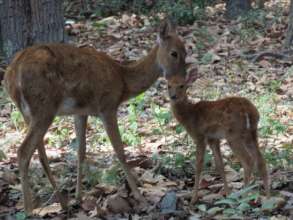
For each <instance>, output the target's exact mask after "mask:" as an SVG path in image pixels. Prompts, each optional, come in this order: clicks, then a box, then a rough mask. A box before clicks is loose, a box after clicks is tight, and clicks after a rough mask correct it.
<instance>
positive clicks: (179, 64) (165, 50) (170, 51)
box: [157, 19, 187, 79]
mask: <svg viewBox="0 0 293 220" xmlns="http://www.w3.org/2000/svg"><path fill="white" fill-rule="evenodd" d="M158 45H159V48H158V53H157V61H158V64H159V66H160V68H161V69H162V71H163V75H164V77H166V78H167V79H168V78H170V77H172V76H174V75H181V76H183V77H184V76H185V75H186V67H187V66H186V63H185V57H186V50H185V47H184V43H183V41H182V40H181V39H180V38H179V36H178V35H177V33H176V26H175V24H174V23H173V22H172V21H171V20H170V19H166V20H165V21H164V22H163V23H162V24H161V25H160V30H159V35H158Z"/></svg>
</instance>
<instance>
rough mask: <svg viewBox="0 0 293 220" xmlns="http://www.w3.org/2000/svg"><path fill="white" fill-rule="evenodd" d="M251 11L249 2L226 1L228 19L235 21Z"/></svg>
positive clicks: (247, 0)
mask: <svg viewBox="0 0 293 220" xmlns="http://www.w3.org/2000/svg"><path fill="white" fill-rule="evenodd" d="M250 9H251V0H227V1H226V16H227V17H228V18H229V19H235V18H237V17H238V16H240V15H243V14H245V13H247V11H249V10H250Z"/></svg>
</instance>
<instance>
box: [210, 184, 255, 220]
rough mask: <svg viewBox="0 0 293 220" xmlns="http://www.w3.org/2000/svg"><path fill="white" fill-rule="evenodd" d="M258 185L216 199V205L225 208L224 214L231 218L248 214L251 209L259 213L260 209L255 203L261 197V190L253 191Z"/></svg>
mask: <svg viewBox="0 0 293 220" xmlns="http://www.w3.org/2000/svg"><path fill="white" fill-rule="evenodd" d="M256 187H257V185H251V186H248V187H246V188H243V189H242V190H240V191H237V192H234V193H231V194H230V195H228V196H227V197H226V198H224V199H220V200H218V201H216V202H215V205H217V206H220V207H222V208H224V209H223V214H224V215H225V216H226V217H229V218H237V219H238V218H239V217H240V218H241V217H243V216H246V214H247V213H248V212H251V211H252V212H254V213H255V214H257V213H259V212H260V209H259V208H258V207H255V206H254V205H253V204H255V202H256V201H257V200H258V198H259V192H254V191H253V189H255V188H256Z"/></svg>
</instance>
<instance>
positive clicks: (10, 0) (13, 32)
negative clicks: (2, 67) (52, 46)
mask: <svg viewBox="0 0 293 220" xmlns="http://www.w3.org/2000/svg"><path fill="white" fill-rule="evenodd" d="M63 24H64V21H63V10H62V0H0V27H1V28H0V29H1V32H0V40H1V42H0V46H1V51H2V54H3V55H4V58H5V61H6V62H10V61H11V59H12V57H13V55H14V54H15V53H16V52H17V51H19V50H21V49H23V48H25V47H27V46H31V45H33V44H35V43H43V42H62V41H64V26H63Z"/></svg>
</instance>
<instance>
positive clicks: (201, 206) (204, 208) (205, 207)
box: [197, 204, 207, 212]
mask: <svg viewBox="0 0 293 220" xmlns="http://www.w3.org/2000/svg"><path fill="white" fill-rule="evenodd" d="M197 208H198V210H200V211H202V212H206V211H207V206H206V205H205V204H200V205H198V206H197Z"/></svg>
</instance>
